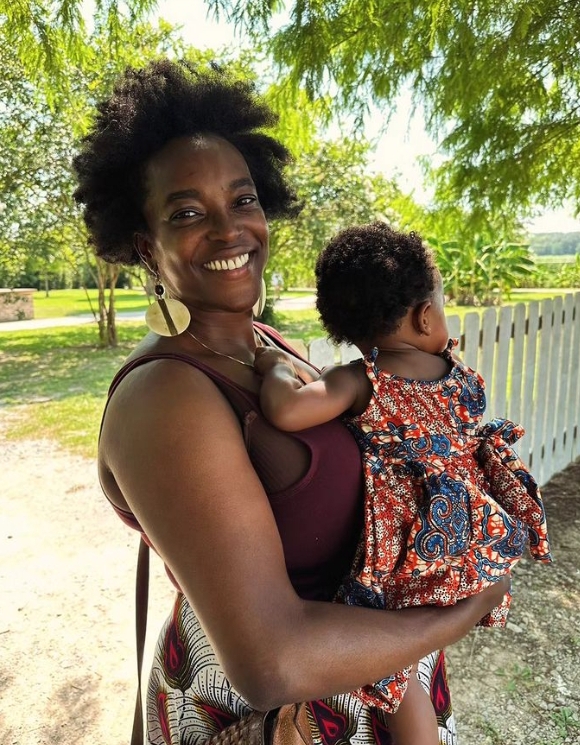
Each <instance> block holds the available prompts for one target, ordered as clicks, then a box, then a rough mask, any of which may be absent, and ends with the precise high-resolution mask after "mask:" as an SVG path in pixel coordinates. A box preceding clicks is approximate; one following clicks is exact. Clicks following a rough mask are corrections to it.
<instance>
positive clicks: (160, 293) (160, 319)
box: [145, 277, 191, 336]
mask: <svg viewBox="0 0 580 745" xmlns="http://www.w3.org/2000/svg"><path fill="white" fill-rule="evenodd" d="M154 292H155V297H156V300H155V302H154V303H151V305H150V306H149V307H148V308H147V312H146V313H145V323H146V324H147V327H148V328H149V330H150V331H153V333H154V334H159V336H177V335H178V334H182V333H183V332H184V331H185V329H186V328H187V327H188V326H189V322H190V321H191V316H190V314H189V311H188V310H187V307H186V306H185V305H184V304H183V303H182V302H181V301H180V300H175V299H174V298H167V299H166V298H165V287H164V286H163V284H162V282H161V280H160V279H159V277H156V278H155V287H154Z"/></svg>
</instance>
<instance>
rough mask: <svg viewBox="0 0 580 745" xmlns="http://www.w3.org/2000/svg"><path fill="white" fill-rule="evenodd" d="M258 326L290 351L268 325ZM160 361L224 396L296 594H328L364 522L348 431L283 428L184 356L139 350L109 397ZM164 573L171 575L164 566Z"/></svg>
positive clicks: (252, 400) (244, 393) (243, 393)
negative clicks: (197, 374) (184, 369)
mask: <svg viewBox="0 0 580 745" xmlns="http://www.w3.org/2000/svg"><path fill="white" fill-rule="evenodd" d="M256 325H258V324H256ZM259 328H260V330H261V331H262V334H266V335H268V336H270V337H271V338H272V339H273V340H274V341H275V342H276V344H277V345H278V346H280V347H282V348H284V349H286V350H287V351H289V352H291V353H292V354H294V355H296V352H295V351H294V350H292V349H291V348H290V347H288V345H287V344H286V343H285V342H284V340H283V339H282V337H280V336H279V334H278V333H277V332H275V331H274V330H273V329H270V328H269V327H264V326H262V325H261V324H260V325H259ZM296 356H298V355H296ZM158 359H173V360H179V361H182V362H184V363H187V364H189V365H192V366H193V367H196V368H197V369H199V370H201V371H202V372H203V373H205V374H206V375H207V376H208V377H209V378H211V380H212V381H213V382H214V384H215V385H216V386H217V387H218V388H219V389H220V391H221V392H222V394H223V395H224V397H225V398H226V399H227V400H228V402H229V403H230V405H231V406H232V408H233V409H234V411H235V413H236V414H237V416H238V419H239V421H240V426H241V429H242V432H243V436H244V441H245V444H246V448H247V449H248V453H249V457H250V460H251V461H252V465H253V466H254V468H255V469H256V473H257V474H258V476H259V478H260V480H261V481H262V484H263V486H264V490H265V491H266V494H267V496H268V499H269V501H270V505H271V507H272V511H273V513H274V518H275V520H276V524H277V526H278V530H279V531H280V537H281V540H282V545H283V547H284V556H285V560H286V566H287V569H288V575H289V577H290V581H291V582H292V585H293V586H294V588H295V590H296V592H297V593H298V595H300V597H302V598H305V599H309V600H330V599H331V598H332V597H333V596H334V594H335V592H336V590H337V589H338V586H339V584H340V582H341V580H342V579H343V577H344V575H345V574H346V573H347V572H348V570H349V568H350V565H351V562H352V559H353V556H354V552H355V549H356V544H357V541H358V538H359V535H360V531H361V528H362V490H363V477H362V467H361V458H360V452H359V449H358V446H357V445H356V443H355V440H354V438H353V437H352V435H351V434H350V433H349V431H348V430H347V428H346V427H345V426H344V425H343V424H342V423H341V422H340V421H339V420H338V419H335V420H333V421H331V422H327V423H325V424H321V425H319V426H317V427H312V428H310V429H305V430H302V431H300V432H292V433H290V432H281V431H280V430H277V429H276V428H275V427H273V426H272V425H271V424H270V423H269V422H268V421H267V420H266V419H265V418H264V416H263V415H262V413H261V411H260V404H259V396H258V395H257V394H255V393H253V392H252V391H249V390H247V389H246V388H243V387H241V386H239V385H237V384H236V383H234V382H233V381H231V380H230V379H229V378H226V377H224V376H223V375H222V374H221V373H219V372H217V371H216V370H214V369H212V368H210V367H208V366H207V365H205V364H203V363H202V362H199V361H198V360H196V359H194V358H193V357H189V356H187V355H184V354H172V353H166V354H152V355H144V356H142V357H139V358H137V359H135V360H133V361H132V362H129V363H128V364H127V365H125V366H124V367H122V368H121V369H120V370H119V372H118V373H117V374H116V376H115V378H114V379H113V381H112V383H111V387H110V390H109V399H110V397H111V396H112V395H113V393H114V391H115V390H116V388H117V386H118V385H119V383H120V382H121V380H123V378H124V377H125V376H126V375H127V374H128V373H129V372H130V371H131V370H134V369H135V368H136V367H138V366H140V365H143V364H146V363H147V362H149V361H151V360H158ZM105 411H106V409H105ZM225 447H226V448H227V445H225ZM113 508H114V509H115V511H116V512H117V514H118V515H119V517H120V518H121V519H122V520H123V521H124V522H125V523H126V524H127V525H129V526H130V527H132V528H135V529H136V530H139V531H141V528H140V526H139V523H138V522H137V520H136V518H135V517H134V515H133V514H132V513H130V512H126V511H124V510H121V509H119V508H118V507H116V506H115V505H113ZM141 532H143V531H141ZM193 535H195V531H194V533H193ZM145 538H146V537H145ZM256 539H257V540H259V537H258V536H257V537H256ZM147 542H148V543H149V541H147ZM168 573H169V576H170V577H171V572H170V569H169V567H168Z"/></svg>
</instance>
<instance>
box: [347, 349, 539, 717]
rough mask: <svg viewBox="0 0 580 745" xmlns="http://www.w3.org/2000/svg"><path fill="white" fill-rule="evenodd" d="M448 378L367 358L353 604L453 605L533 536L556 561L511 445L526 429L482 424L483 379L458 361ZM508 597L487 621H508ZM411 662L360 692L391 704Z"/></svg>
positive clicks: (493, 576)
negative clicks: (418, 375)
mask: <svg viewBox="0 0 580 745" xmlns="http://www.w3.org/2000/svg"><path fill="white" fill-rule="evenodd" d="M456 345H457V342H456V341H455V340H450V341H449V343H448V346H447V348H446V350H445V351H444V352H443V353H442V355H441V356H442V357H443V358H444V359H445V360H447V361H448V362H449V364H450V366H451V369H450V371H449V373H448V374H447V375H446V376H445V377H443V378H442V379H440V380H435V381H422V380H410V379H406V378H402V377H399V376H396V375H391V374H389V373H388V372H386V371H385V370H380V369H379V368H378V367H377V365H376V357H377V354H378V350H376V349H375V350H373V352H372V353H371V354H370V355H368V356H367V357H365V358H364V363H365V366H366V372H367V376H368V379H369V380H370V382H371V384H372V387H373V395H372V398H371V401H370V403H369V406H368V407H367V409H366V411H365V412H364V413H363V414H361V415H359V416H356V417H354V418H352V419H351V420H350V423H349V426H350V427H351V429H352V430H353V432H354V434H355V437H356V439H357V442H358V444H359V447H360V449H361V451H362V456H363V465H364V473H365V492H366V493H365V518H364V520H365V523H364V541H363V542H362V544H361V546H360V549H359V552H358V556H357V560H356V562H355V566H354V569H353V572H352V574H351V576H350V578H349V580H348V581H347V583H346V584H345V585H344V586H343V588H342V589H341V592H340V600H341V601H342V602H344V603H347V604H351V605H364V606H370V607H374V608H386V609H396V608H405V607H409V606H417V605H453V604H455V603H456V602H457V601H458V600H460V599H462V598H466V597H468V596H470V595H473V594H475V593H477V592H480V591H481V590H482V589H483V588H485V587H487V586H488V585H490V584H491V583H493V582H495V581H497V580H498V579H499V578H501V577H502V576H504V575H505V574H506V573H507V572H509V571H510V570H511V568H512V567H513V565H514V564H515V563H516V562H517V561H518V560H519V558H520V557H521V556H522V553H523V552H524V549H525V547H526V545H529V548H530V552H531V554H532V556H533V557H534V558H536V559H538V560H540V561H544V562H550V561H551V556H550V548H549V543H548V535H547V528H546V517H545V511H544V507H543V504H542V499H541V496H540V492H539V489H538V486H537V484H536V482H535V480H534V479H533V477H532V476H531V474H530V473H529V471H528V470H527V468H526V466H525V465H524V463H523V462H522V461H521V460H520V458H519V457H518V456H517V455H516V453H515V452H514V450H513V449H512V447H511V446H512V445H513V444H514V443H515V442H516V441H517V440H518V439H519V438H520V437H521V436H522V435H523V433H524V432H523V429H522V428H521V427H519V426H517V425H515V424H514V423H513V422H510V421H508V420H506V419H494V420H492V421H491V422H489V423H487V424H485V425H482V424H481V420H482V416H483V414H484V411H485V406H486V401H485V391H484V388H485V384H484V381H483V379H482V378H481V376H480V375H479V374H478V373H477V372H475V371H474V370H472V369H471V368H469V367H467V366H466V365H465V364H463V363H462V362H460V361H459V360H457V359H455V358H454V357H453V355H452V349H453V348H454V347H455V346H456ZM510 599H511V598H510V596H509V594H508V595H506V597H505V598H504V600H503V602H502V603H501V605H499V606H498V607H497V608H495V609H494V610H493V611H492V612H491V613H490V614H489V615H488V616H486V617H485V618H484V619H482V620H481V622H480V625H482V626H503V625H505V621H506V617H507V613H508V609H509V605H510ZM409 671H410V668H406V669H405V670H403V671H401V672H399V673H396V674H395V675H393V676H390V677H389V678H386V679H384V680H382V681H379V682H377V683H376V684H375V685H373V686H366V687H365V688H363V689H361V690H360V691H358V692H357V695H359V696H360V697H361V699H362V700H363V701H364V702H365V703H366V704H368V705H370V706H378V707H380V708H381V709H383V710H384V711H387V712H394V711H396V709H397V708H398V706H399V703H400V701H401V700H402V697H403V695H404V693H405V690H406V688H407V681H408V677H409Z"/></svg>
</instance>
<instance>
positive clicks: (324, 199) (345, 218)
mask: <svg viewBox="0 0 580 745" xmlns="http://www.w3.org/2000/svg"><path fill="white" fill-rule="evenodd" d="M369 151H370V145H369V143H367V142H364V141H362V140H361V141H354V140H348V139H343V140H335V141H331V140H323V139H320V138H317V139H313V140H310V141H309V143H308V148H307V149H306V150H304V151H302V152H301V154H300V156H299V157H298V158H297V159H296V161H295V162H294V163H293V164H292V165H291V167H290V168H289V173H288V175H289V178H290V179H291V180H292V182H293V183H294V185H295V187H296V189H297V192H298V194H299V196H300V197H301V198H302V200H303V205H304V206H303V210H302V212H301V213H300V215H299V216H298V217H297V218H295V219H293V220H291V221H281V222H279V223H275V224H273V225H272V228H271V233H270V250H271V259H270V262H269V272H274V271H276V272H279V273H281V274H282V276H283V278H284V285H285V286H288V285H293V286H301V287H309V286H312V285H313V284H314V265H315V263H316V259H317V257H318V254H319V253H320V251H321V250H322V248H323V246H324V245H325V244H326V243H327V241H328V240H330V238H331V237H332V236H333V235H334V234H335V233H337V232H338V231H339V230H342V229H343V228H346V227H347V226H348V225H353V224H356V223H366V222H372V221H374V220H379V219H382V220H388V221H389V222H390V223H392V224H394V225H397V226H399V227H401V222H402V216H401V214H400V212H399V211H398V210H397V207H398V206H400V205H402V204H403V203H404V201H405V198H404V195H402V194H401V192H400V191H399V189H398V188H397V186H396V184H395V183H394V182H390V181H387V179H385V178H384V176H382V175H377V174H375V175H372V174H369V166H368V157H369Z"/></svg>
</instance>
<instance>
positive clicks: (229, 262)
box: [203, 253, 250, 272]
mask: <svg viewBox="0 0 580 745" xmlns="http://www.w3.org/2000/svg"><path fill="white" fill-rule="evenodd" d="M249 260H250V254H249V253H244V254H241V255H240V256H236V257H235V259H221V260H220V259H215V260H214V261H208V262H207V263H206V264H204V265H203V268H204V269H209V270H210V271H212V272H224V271H233V270H235V269H241V268H242V267H243V266H245V265H246V264H247V263H248V261H249Z"/></svg>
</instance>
